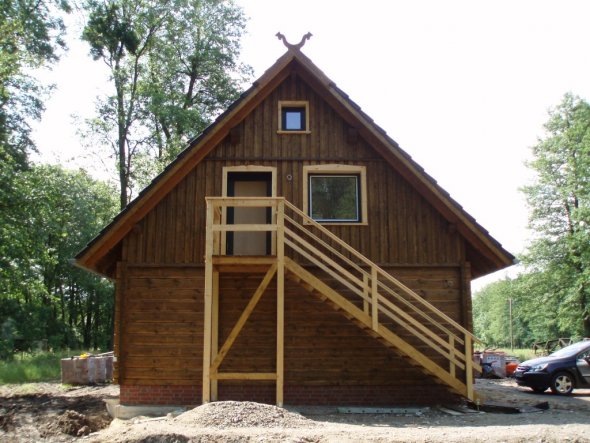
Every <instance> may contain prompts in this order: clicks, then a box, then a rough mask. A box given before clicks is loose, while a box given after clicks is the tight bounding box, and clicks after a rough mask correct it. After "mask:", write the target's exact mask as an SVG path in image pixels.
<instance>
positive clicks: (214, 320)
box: [209, 271, 219, 401]
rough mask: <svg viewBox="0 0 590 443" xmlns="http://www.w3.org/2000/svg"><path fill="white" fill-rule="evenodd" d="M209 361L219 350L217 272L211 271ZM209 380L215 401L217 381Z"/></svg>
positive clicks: (212, 397) (211, 375) (213, 358)
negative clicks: (211, 298)
mask: <svg viewBox="0 0 590 443" xmlns="http://www.w3.org/2000/svg"><path fill="white" fill-rule="evenodd" d="M211 310H212V313H211V360H212V361H213V360H215V358H216V357H217V351H218V349H219V272H217V271H213V300H212V303H211ZM209 376H210V377H211V378H212V380H211V400H212V401H217V400H218V398H217V379H216V378H213V374H209Z"/></svg>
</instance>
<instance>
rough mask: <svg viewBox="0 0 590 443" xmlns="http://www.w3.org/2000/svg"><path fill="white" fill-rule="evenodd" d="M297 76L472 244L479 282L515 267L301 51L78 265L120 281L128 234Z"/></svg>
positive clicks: (268, 75) (259, 84)
mask: <svg viewBox="0 0 590 443" xmlns="http://www.w3.org/2000/svg"><path fill="white" fill-rule="evenodd" d="M293 71H294V72H296V73H297V74H298V75H299V76H301V77H302V78H303V79H304V80H305V81H306V82H307V83H308V84H309V86H310V87H311V88H312V89H314V90H315V91H316V92H317V93H318V94H319V95H320V96H322V98H323V99H324V100H326V101H327V102H328V103H329V104H330V105H331V106H332V107H333V108H334V109H335V110H336V111H337V112H338V113H339V114H340V116H341V117H342V118H343V119H344V120H345V121H346V122H347V123H348V124H350V125H351V126H352V127H354V128H356V129H357V130H358V132H359V135H360V136H361V137H363V138H364V139H365V140H366V141H367V142H368V143H369V144H370V145H372V146H373V148H374V149H375V150H376V151H377V152H378V153H379V154H380V155H381V156H382V157H383V158H384V159H385V160H386V161H387V162H388V163H389V165H390V166H391V167H392V168H393V169H395V170H396V171H397V172H398V173H399V174H400V175H402V176H403V177H404V178H405V179H406V180H408V182H410V183H411V184H412V185H413V187H414V188H415V189H416V190H417V191H418V192H419V193H420V194H421V195H422V196H423V197H424V198H425V199H426V200H427V201H428V202H429V203H430V204H432V205H433V206H434V207H435V208H436V209H437V210H438V211H439V212H440V213H441V214H442V215H443V216H444V217H445V218H446V220H447V221H448V222H449V224H450V225H451V226H453V227H454V228H456V230H457V231H458V232H459V233H460V234H461V235H462V236H463V237H464V238H465V239H466V241H467V245H468V246H467V256H468V259H469V260H470V261H471V263H472V275H473V277H474V278H475V277H478V276H482V275H485V274H488V273H490V272H494V271H496V270H499V269H502V268H505V267H507V266H510V265H512V264H513V263H514V256H513V255H512V254H510V252H508V251H506V250H505V249H504V248H503V247H502V246H501V245H500V243H498V242H497V241H496V240H495V239H494V238H492V237H491V235H490V234H489V233H488V231H486V230H485V229H484V228H483V227H482V226H481V225H479V224H478V223H477V221H476V220H475V219H474V218H473V217H472V216H470V215H469V214H468V213H467V212H466V211H465V210H464V209H463V208H462V207H461V206H460V205H459V204H458V203H457V202H456V201H455V200H453V199H452V198H451V196H450V195H449V194H448V193H447V192H446V191H445V190H444V189H442V188H441V187H440V186H439V185H438V184H437V182H436V181H435V180H434V179H433V178H432V177H430V176H429V175H428V174H427V173H426V172H425V171H424V169H423V168H422V167H421V166H420V165H418V164H417V163H416V162H415V161H414V160H413V159H412V158H411V157H410V156H409V155H408V154H407V153H406V152H405V151H403V150H402V149H401V148H400V147H399V145H398V144H397V143H396V142H395V140H393V139H392V138H390V137H389V136H388V135H387V133H386V132H385V131H384V130H383V129H382V128H380V127H379V126H378V125H377V124H375V122H374V121H373V120H372V119H371V118H370V117H369V116H368V115H367V114H365V113H364V112H363V111H362V110H361V108H360V107H359V106H358V105H357V104H356V103H354V102H353V101H352V100H351V99H350V98H349V97H348V95H347V94H346V93H344V92H343V91H342V90H340V89H339V88H338V87H337V86H336V84H335V83H334V82H332V81H331V80H330V79H329V78H328V77H327V76H326V75H325V74H324V73H323V72H322V71H321V70H320V69H319V68H318V67H317V66H316V65H314V64H313V62H312V61H311V60H310V59H309V58H308V57H306V56H305V55H304V54H303V53H302V52H301V51H299V49H297V48H290V49H289V50H288V51H287V52H286V53H285V54H284V55H283V56H281V57H280V58H279V59H278V60H277V61H276V62H275V64H274V65H272V66H271V67H270V68H269V69H268V70H267V71H266V72H265V73H264V74H263V75H262V76H261V77H260V78H259V79H258V80H256V81H255V82H254V83H253V84H252V86H251V87H250V88H249V89H248V90H246V91H245V92H244V93H243V94H242V95H241V96H240V98H239V99H238V100H236V101H235V102H234V103H233V104H232V105H231V106H230V107H229V108H228V109H227V110H226V111H225V112H223V113H222V114H221V115H220V116H219V117H218V118H217V119H216V120H215V122H213V123H212V124H211V125H210V126H209V127H208V128H206V129H205V130H204V131H203V133H202V134H200V135H199V136H198V137H196V138H194V139H192V140H191V141H190V142H189V143H188V146H187V148H186V149H185V150H184V151H182V152H181V153H180V154H179V155H178V157H177V158H176V159H175V160H174V161H173V162H171V163H170V164H169V165H168V166H167V167H166V169H164V171H162V173H160V174H159V175H158V176H157V177H156V178H155V179H154V180H153V181H152V182H151V183H150V184H149V185H148V186H147V187H146V188H145V189H143V190H142V191H141V192H140V194H139V195H138V196H137V198H136V199H135V200H133V201H132V202H131V203H129V204H128V205H127V206H126V207H125V208H124V209H123V210H122V211H121V212H120V213H119V215H117V216H116V217H115V218H114V219H113V221H112V222H111V223H110V224H109V225H108V226H107V227H105V228H104V229H103V230H102V231H101V232H100V233H99V234H98V236H97V237H96V238H94V239H93V240H92V241H91V242H90V243H89V244H88V245H87V246H86V247H85V248H84V249H83V250H82V251H81V252H80V253H79V254H78V255H77V256H76V258H75V264H76V265H77V266H79V267H82V268H85V269H87V270H90V271H92V272H96V273H98V274H101V275H104V276H107V277H114V265H115V262H116V258H117V256H118V255H119V254H120V242H121V241H122V240H123V238H124V237H125V235H127V233H129V231H130V230H131V229H132V228H133V226H134V225H135V224H136V223H137V222H139V221H140V220H141V219H142V218H143V217H144V216H145V215H146V214H147V213H148V212H149V211H150V210H152V209H153V208H154V207H155V206H156V205H157V204H158V202H159V201H160V200H161V199H162V198H163V197H164V196H165V195H166V194H167V193H168V192H170V191H171V190H172V189H173V188H174V186H176V185H177V184H178V183H179V182H180V181H181V180H182V179H183V178H184V177H185V176H186V175H187V174H188V173H189V172H190V171H191V170H192V169H193V168H194V167H195V166H196V165H197V164H198V163H199V162H200V161H201V160H202V159H203V158H205V156H206V155H207V154H208V153H209V152H211V150H213V149H214V148H215V146H217V145H218V144H219V143H220V142H221V141H222V140H223V139H224V138H225V137H226V136H227V135H228V134H229V131H230V130H231V129H232V128H233V127H234V126H236V125H237V124H238V123H239V122H240V121H241V120H243V119H244V118H245V116H246V115H248V114H249V113H250V111H252V110H253V109H254V108H255V107H256V106H257V105H258V104H259V103H260V102H261V101H262V100H263V99H264V98H265V97H267V96H268V95H269V94H270V93H271V92H272V91H273V89H275V88H276V87H277V86H278V85H279V84H280V83H281V82H282V81H283V80H284V79H285V78H287V76H289V75H290V74H291V72H293Z"/></svg>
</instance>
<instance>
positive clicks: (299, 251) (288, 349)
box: [76, 45, 514, 406]
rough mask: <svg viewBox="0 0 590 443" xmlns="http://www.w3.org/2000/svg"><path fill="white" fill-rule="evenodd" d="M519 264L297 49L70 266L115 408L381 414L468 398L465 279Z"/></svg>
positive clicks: (193, 143)
mask: <svg viewBox="0 0 590 443" xmlns="http://www.w3.org/2000/svg"><path fill="white" fill-rule="evenodd" d="M457 173H460V171H457ZM513 259H514V257H513V256H512V255H511V254H510V253H509V252H507V251H506V250H504V249H503V248H502V247H501V245H500V244H499V243H498V242H497V241H495V240H494V239H493V238H492V237H491V236H490V235H489V234H488V232H487V231H485V230H484V229H483V228H482V227H481V226H480V225H479V224H478V223H477V222H476V221H475V220H474V219H473V218H472V217H471V216H469V214H467V213H466V212H465V211H464V210H463V209H462V207H461V206H459V205H458V204H457V203H456V202H455V201H454V200H452V199H451V197H450V196H449V194H448V193H446V192H445V191H444V190H443V189H441V188H440V187H439V186H438V185H437V183H436V182H435V181H434V180H433V179H432V178H431V177H429V176H428V175H427V174H426V173H425V172H424V170H423V169H422V168H421V167H420V166H419V165H417V164H416V163H415V162H414V161H413V160H412V159H411V158H410V156H409V155H408V154H407V153H405V152H404V151H402V150H401V149H400V147H399V146H398V145H397V143H396V142H395V141H394V140H392V139H391V138H389V137H388V136H387V135H386V134H385V132H384V131H383V130H382V129H381V128H379V127H378V126H377V125H376V124H375V123H374V122H373V121H372V120H371V119H370V118H369V117H368V116H367V115H366V114H364V113H363V111H362V110H361V109H360V108H359V107H358V106H357V105H356V104H355V103H354V102H353V101H351V100H350V98H349V97H348V96H347V95H346V94H345V93H344V92H343V91H341V90H340V89H338V87H337V86H336V85H335V84H334V83H333V82H332V81H331V80H330V79H329V78H328V77H327V76H326V75H325V74H324V73H322V71H321V70H320V69H318V67H317V66H315V65H314V64H313V63H312V62H311V61H310V60H309V59H308V58H307V57H306V56H305V55H304V54H303V53H302V52H301V51H300V49H299V48H298V47H296V46H292V45H291V46H290V47H289V48H288V50H287V52H286V53H285V54H284V55H283V56H282V57H281V58H279V59H278V60H277V61H276V63H275V64H274V65H273V66H272V67H270V68H269V69H268V70H267V71H266V72H265V73H264V74H263V75H262V77H260V78H259V79H258V80H257V81H255V82H254V84H253V85H252V87H251V88H250V89H248V90H247V91H246V92H245V93H244V94H243V95H242V96H241V97H240V99H239V100H237V101H236V102H235V103H234V104H233V105H232V106H230V108H229V109H227V111H226V112H224V113H223V114H222V115H220V116H219V118H217V120H216V121H215V123H214V124H212V125H211V126H210V127H209V128H208V129H207V130H206V131H204V133H203V134H201V135H200V136H199V137H197V138H195V139H194V140H192V141H191V142H190V144H189V146H188V147H187V148H186V149H185V150H184V151H183V152H182V153H181V154H180V155H179V156H178V158H177V159H176V160H175V161H174V162H172V163H171V164H170V165H169V166H168V167H167V168H166V170H165V171H164V172H163V173H162V174H160V175H159V176H158V177H157V178H156V179H155V180H154V181H153V182H152V183H151V184H150V185H149V186H148V187H147V188H146V189H144V190H143V192H142V193H141V194H140V195H139V196H138V197H137V199H136V200H135V201H133V202H132V203H131V204H129V205H128V206H127V207H126V208H125V210H123V211H122V212H121V213H120V214H119V215H118V216H117V217H116V218H115V219H114V220H113V222H112V223H111V224H110V225H109V226H107V227H106V228H105V229H104V230H103V231H102V232H101V233H100V234H99V235H98V237H97V238H96V239H94V240H93V241H92V242H91V243H90V244H89V245H88V246H87V247H86V248H85V249H84V250H83V251H82V252H81V253H80V254H79V255H78V256H77V258H76V262H77V264H78V265H79V266H81V267H83V268H86V269H88V270H91V271H93V272H96V273H98V274H101V275H103V276H106V277H108V278H110V279H112V280H113V281H114V282H115V284H116V315H115V332H114V334H115V336H114V350H115V356H116V364H115V375H114V377H115V381H116V382H117V383H118V384H119V385H120V387H121V394H120V400H121V403H122V404H127V405H136V404H143V405H146V404H147V405H150V404H152V405H163V404H171V405H194V404H199V403H201V402H209V401H215V400H252V401H260V402H267V403H276V404H279V405H282V404H283V403H285V404H316V405H328V404H331V405H334V404H339V405H366V406H369V405H373V406H377V405H419V404H433V403H437V402H440V401H441V400H445V401H448V399H449V396H454V395H456V396H458V397H466V398H471V399H472V398H473V397H474V393H473V371H474V370H477V369H479V368H478V367H477V365H476V364H474V363H473V362H472V358H471V354H472V347H473V343H474V341H475V340H476V338H475V337H474V336H473V335H472V312H471V293H470V282H471V280H472V279H473V278H476V277H480V276H482V275H485V274H488V273H490V272H493V271H496V270H498V269H501V268H504V267H507V266H509V265H511V264H512V263H513Z"/></svg>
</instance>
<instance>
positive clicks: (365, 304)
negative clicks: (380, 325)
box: [363, 273, 370, 315]
mask: <svg viewBox="0 0 590 443" xmlns="http://www.w3.org/2000/svg"><path fill="white" fill-rule="evenodd" d="M369 292H370V291H369V276H368V274H366V273H363V312H364V313H365V314H367V315H369Z"/></svg>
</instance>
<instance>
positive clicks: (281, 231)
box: [276, 200, 285, 407]
mask: <svg viewBox="0 0 590 443" xmlns="http://www.w3.org/2000/svg"><path fill="white" fill-rule="evenodd" d="M276 247H277V382H276V389H277V393H276V394H277V406H279V407H282V406H283V386H284V373H285V368H284V363H285V362H284V358H285V203H284V201H282V200H281V201H279V203H278V206H277V245H276Z"/></svg>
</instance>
